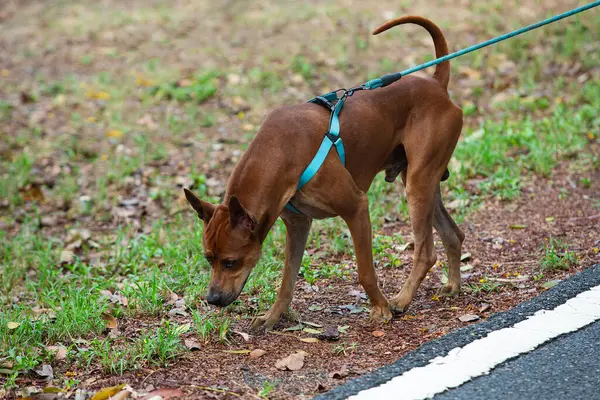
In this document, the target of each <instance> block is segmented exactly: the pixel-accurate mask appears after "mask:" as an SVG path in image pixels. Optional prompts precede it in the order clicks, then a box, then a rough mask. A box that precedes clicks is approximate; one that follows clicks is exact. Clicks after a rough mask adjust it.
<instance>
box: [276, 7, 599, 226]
mask: <svg viewBox="0 0 600 400" xmlns="http://www.w3.org/2000/svg"><path fill="white" fill-rule="evenodd" d="M598 6H600V0H596V1H594V2H592V3H590V4H587V5H585V6H581V7H578V8H575V9H573V10H571V11H567V12H565V13H562V14H558V15H555V16H554V17H550V18H547V19H545V20H543V21H540V22H537V23H535V24H531V25H528V26H526V27H524V28H521V29H517V30H515V31H513V32H510V33H506V34H504V35H501V36H498V37H496V38H494V39H490V40H487V41H485V42H482V43H479V44H476V45H473V46H470V47H467V48H466V49H463V50H460V51H457V52H454V53H451V54H448V55H445V56H443V57H440V58H436V59H435V60H432V61H429V62H426V63H424V64H421V65H417V66H416V67H413V68H409V69H406V70H404V71H401V72H395V73H393V74H387V75H384V76H382V77H381V78H375V79H372V80H370V81H368V82H366V83H365V84H364V85H361V86H357V87H354V88H351V89H348V90H345V89H339V90H336V91H334V92H329V93H327V94H324V95H321V96H317V97H315V98H314V99H311V100H310V101H309V103H315V104H319V105H322V106H324V107H326V108H328V109H329V110H330V111H331V118H330V119H329V131H328V132H327V133H326V134H325V137H324V138H323V142H321V146H320V147H319V150H318V151H317V154H316V155H315V157H314V158H313V159H312V161H311V162H310V164H308V167H306V169H305V170H304V172H303V173H302V175H300V180H299V182H298V187H297V190H300V189H302V188H303V187H304V185H306V184H307V183H308V182H309V181H310V180H311V179H312V178H313V177H314V176H315V174H316V173H317V172H318V171H319V168H321V165H323V162H324V161H325V158H327V155H328V154H329V150H331V148H332V147H333V146H335V149H336V150H337V152H338V156H339V157H340V161H341V162H342V165H344V166H346V153H345V152H344V144H343V143H342V138H341V137H340V119H339V116H340V112H341V111H342V107H343V106H344V102H345V101H346V98H347V97H349V96H352V95H353V94H354V92H356V91H358V90H372V89H377V88H380V87H384V86H387V85H389V84H391V83H393V82H396V81H397V80H398V79H400V78H402V77H403V76H406V75H408V74H412V73H413V72H417V71H420V70H422V69H425V68H428V67H431V66H434V65H437V64H439V63H442V62H444V61H448V60H450V59H452V58H456V57H459V56H462V55H464V54H467V53H470V52H472V51H475V50H479V49H481V48H483V47H486V46H489V45H491V44H494V43H498V42H501V41H503V40H506V39H509V38H512V37H514V36H517V35H520V34H522V33H525V32H528V31H531V30H533V29H537V28H539V27H541V26H544V25H547V24H550V23H552V22H556V21H558V20H561V19H563V18H567V17H570V16H572V15H575V14H578V13H580V12H582V11H586V10H589V9H590V8H594V7H598ZM338 92H343V93H342V95H341V96H338ZM285 208H287V209H288V210H290V211H293V212H295V213H296V214H302V213H301V212H300V211H299V210H298V209H297V208H296V207H294V206H293V205H292V204H291V203H290V202H288V203H287V204H286V205H285Z"/></svg>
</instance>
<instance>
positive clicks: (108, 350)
mask: <svg viewBox="0 0 600 400" xmlns="http://www.w3.org/2000/svg"><path fill="white" fill-rule="evenodd" d="M182 327H183V326H177V325H174V324H172V323H170V322H168V321H167V322H164V324H163V326H161V327H159V328H158V329H156V331H154V332H151V331H145V332H143V333H142V334H141V335H140V336H139V337H138V338H137V339H135V340H133V341H132V342H130V343H127V344H125V345H118V344H116V343H114V341H113V340H111V339H104V340H98V339H94V340H93V341H92V342H91V343H90V350H89V351H87V352H84V355H80V359H82V360H84V359H88V362H89V359H90V358H94V357H96V358H98V359H99V362H100V365H101V366H102V368H103V369H104V371H105V372H106V373H110V374H118V375H122V374H123V373H124V372H126V371H131V370H136V369H139V368H141V367H142V366H145V365H156V366H159V367H167V366H168V365H169V361H170V360H172V359H174V358H175V357H177V356H178V355H180V354H181V353H182V352H183V351H184V347H183V345H182V344H181V339H180V335H181V334H182V333H184V330H185V328H184V329H182ZM85 353H88V354H85Z"/></svg>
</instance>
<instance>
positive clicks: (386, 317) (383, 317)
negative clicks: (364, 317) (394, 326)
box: [369, 304, 394, 324]
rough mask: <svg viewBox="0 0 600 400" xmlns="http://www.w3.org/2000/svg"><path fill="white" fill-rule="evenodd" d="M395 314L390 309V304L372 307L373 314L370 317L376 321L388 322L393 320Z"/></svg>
mask: <svg viewBox="0 0 600 400" xmlns="http://www.w3.org/2000/svg"><path fill="white" fill-rule="evenodd" d="M393 317H394V314H392V310H391V309H390V306H389V304H386V305H385V306H383V307H382V306H373V307H372V308H371V315H370V316H369V318H370V319H371V321H372V322H374V323H377V324H379V323H387V322H390V321H391V320H392V318H393Z"/></svg>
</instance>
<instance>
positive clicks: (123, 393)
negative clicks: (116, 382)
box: [110, 390, 131, 400]
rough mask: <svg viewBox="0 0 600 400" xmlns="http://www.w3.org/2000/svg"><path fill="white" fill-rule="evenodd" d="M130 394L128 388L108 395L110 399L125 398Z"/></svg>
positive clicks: (120, 399) (122, 399) (123, 399)
mask: <svg viewBox="0 0 600 400" xmlns="http://www.w3.org/2000/svg"><path fill="white" fill-rule="evenodd" d="M129 396H131V392H130V391H129V390H121V391H120V392H119V393H117V394H115V395H114V396H110V400H125V399H127V398H129Z"/></svg>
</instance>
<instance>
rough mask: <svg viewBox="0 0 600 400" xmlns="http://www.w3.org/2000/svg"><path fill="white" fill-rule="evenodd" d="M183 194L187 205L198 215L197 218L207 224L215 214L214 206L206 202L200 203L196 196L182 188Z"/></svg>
mask: <svg viewBox="0 0 600 400" xmlns="http://www.w3.org/2000/svg"><path fill="white" fill-rule="evenodd" d="M183 192H184V193H185V198H186V199H187V201H188V203H190V205H191V206H192V208H193V209H194V210H196V212H197V213H198V217H200V219H201V220H203V221H204V222H205V223H208V221H210V219H211V218H212V216H213V213H214V212H215V206H213V205H212V204H210V203H207V202H206V201H202V200H200V199H199V198H197V197H196V195H195V194H194V193H192V192H190V191H189V190H188V189H186V188H183Z"/></svg>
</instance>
